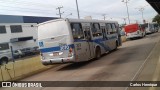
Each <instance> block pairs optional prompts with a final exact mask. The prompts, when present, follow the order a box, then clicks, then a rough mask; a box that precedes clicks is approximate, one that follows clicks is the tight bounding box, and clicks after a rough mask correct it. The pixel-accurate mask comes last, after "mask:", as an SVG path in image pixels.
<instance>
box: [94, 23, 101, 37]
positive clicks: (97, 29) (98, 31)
mask: <svg viewBox="0 0 160 90" xmlns="http://www.w3.org/2000/svg"><path fill="white" fill-rule="evenodd" d="M92 33H93V37H97V36H102V30H101V29H100V26H99V24H98V23H95V24H93V26H92Z"/></svg>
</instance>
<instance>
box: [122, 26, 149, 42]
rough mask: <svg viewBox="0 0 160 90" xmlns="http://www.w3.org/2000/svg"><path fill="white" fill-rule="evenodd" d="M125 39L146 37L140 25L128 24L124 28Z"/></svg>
mask: <svg viewBox="0 0 160 90" xmlns="http://www.w3.org/2000/svg"><path fill="white" fill-rule="evenodd" d="M124 30H125V33H126V36H127V38H129V39H131V38H137V37H144V36H145V35H146V32H145V28H144V27H143V25H141V24H137V23H136V24H129V25H126V26H124Z"/></svg>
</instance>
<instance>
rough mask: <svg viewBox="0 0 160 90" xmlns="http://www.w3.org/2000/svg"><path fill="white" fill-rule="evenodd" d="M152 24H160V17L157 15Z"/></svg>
mask: <svg viewBox="0 0 160 90" xmlns="http://www.w3.org/2000/svg"><path fill="white" fill-rule="evenodd" d="M152 22H157V23H158V24H160V15H156V16H155V17H154V18H153V20H152Z"/></svg>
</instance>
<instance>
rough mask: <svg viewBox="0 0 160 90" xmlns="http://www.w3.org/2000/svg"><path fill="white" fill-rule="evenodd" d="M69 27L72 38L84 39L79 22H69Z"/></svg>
mask: <svg viewBox="0 0 160 90" xmlns="http://www.w3.org/2000/svg"><path fill="white" fill-rule="evenodd" d="M71 29H72V34H73V38H74V39H84V35H83V30H82V26H81V24H80V23H71Z"/></svg>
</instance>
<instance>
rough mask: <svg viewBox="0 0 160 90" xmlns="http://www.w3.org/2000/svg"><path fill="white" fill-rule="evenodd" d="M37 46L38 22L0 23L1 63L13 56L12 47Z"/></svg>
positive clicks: (14, 48) (17, 48) (16, 48)
mask: <svg viewBox="0 0 160 90" xmlns="http://www.w3.org/2000/svg"><path fill="white" fill-rule="evenodd" d="M36 46H38V44H37V24H36V23H0V64H3V63H7V62H8V61H9V60H10V59H11V58H12V53H11V47H12V48H13V51H15V50H19V49H24V48H31V47H36Z"/></svg>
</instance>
